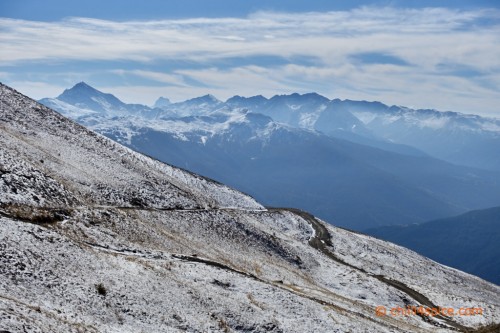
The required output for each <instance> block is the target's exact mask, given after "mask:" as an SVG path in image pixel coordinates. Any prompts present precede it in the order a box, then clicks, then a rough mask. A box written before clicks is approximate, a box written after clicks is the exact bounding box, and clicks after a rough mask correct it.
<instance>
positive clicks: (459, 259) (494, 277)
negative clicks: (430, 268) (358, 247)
mask: <svg viewBox="0 0 500 333" xmlns="http://www.w3.org/2000/svg"><path fill="white" fill-rule="evenodd" d="M365 232H366V233H367V234H369V235H372V236H375V237H377V238H380V239H383V240H387V241H390V242H393V243H396V244H399V245H402V246H404V247H407V248H409V249H412V250H414V251H416V252H418V253H421V254H422V255H424V256H426V257H429V258H431V259H433V260H436V261H437V262H439V263H441V264H444V265H448V266H451V267H455V268H458V269H460V270H463V271H465V272H468V273H471V274H474V275H477V276H479V277H481V278H483V279H485V280H488V281H491V282H493V283H496V284H497V285H500V247H499V246H498V243H499V240H500V207H495V208H489V209H483V210H476V211H471V212H468V213H465V214H463V215H459V216H455V217H450V218H446V219H441V220H435V221H430V222H427V223H422V224H416V225H407V226H387V227H380V228H374V229H368V230H366V231H365Z"/></svg>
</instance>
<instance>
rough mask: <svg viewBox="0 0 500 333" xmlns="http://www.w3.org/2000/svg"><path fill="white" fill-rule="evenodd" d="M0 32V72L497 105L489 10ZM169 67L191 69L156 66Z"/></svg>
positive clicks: (498, 14) (498, 62) (498, 76)
mask: <svg viewBox="0 0 500 333" xmlns="http://www.w3.org/2000/svg"><path fill="white" fill-rule="evenodd" d="M0 31H2V34H1V35H0V44H1V45H2V47H1V48H0V67H1V68H0V69H1V71H2V72H7V73H8V72H9V70H10V69H12V68H17V69H19V68H22V67H23V66H25V65H26V64H32V63H33V62H37V63H42V64H43V63H54V62H56V63H64V62H72V63H75V62H96V61H105V62H107V63H108V64H109V67H110V71H108V72H107V73H108V74H109V73H112V74H114V75H118V76H120V75H121V76H124V75H127V76H135V77H138V78H142V79H148V80H151V81H155V82H158V83H159V84H163V85H164V86H165V87H168V91H166V92H165V94H169V93H175V94H178V96H188V95H189V94H192V95H191V96H188V97H192V96H193V95H194V94H195V93H197V92H198V91H200V90H201V89H205V92H212V93H214V92H215V93H219V96H221V95H222V96H221V97H227V96H230V95H232V94H257V93H261V94H266V95H269V94H272V93H280V92H281V93H282V92H288V91H299V92H301V91H310V90H316V91H318V92H320V93H323V94H325V95H327V96H330V97H341V98H363V99H378V100H383V101H385V102H387V103H396V104H413V105H416V106H421V107H425V106H428V107H436V108H437V107H439V108H445V109H451V108H454V107H455V106H456V107H459V108H460V110H462V111H467V110H464V108H468V109H470V110H469V111H471V112H474V111H476V110H474V109H472V108H473V107H477V108H480V109H481V110H479V111H482V112H494V111H495V110H496V108H497V107H496V106H497V105H500V97H499V96H497V95H498V94H497V93H496V92H497V91H499V90H500V11H498V10H494V9H491V10H486V9H483V10H471V11H460V10H451V9H445V8H427V9H397V8H390V7H389V8H375V7H363V8H359V9H355V10H352V11H343V12H326V13H315V12H314V13H295V14H291V13H270V12H257V13H254V14H252V15H250V16H248V17H246V18H193V19H182V20H163V21H128V22H114V21H104V20H97V19H90V18H70V19H67V20H64V21H60V22H33V21H23V20H12V19H8V18H3V19H0ZM238 59H240V61H239V60H238ZM245 59H246V60H247V61H244V60H245ZM249 59H259V61H260V62H259V63H253V64H252V63H251V62H250V63H249ZM266 59H283V61H281V62H275V63H272V62H270V63H268V64H266V61H265V60H266ZM300 59H314V62H313V63H311V62H310V61H309V62H308V63H306V62H302V61H300ZM178 61H189V62H192V63H196V64H197V65H196V66H193V67H192V68H176V67H175V65H172V66H167V67H168V68H162V66H159V65H158V63H162V64H164V63H169V62H172V63H176V62H178ZM123 63H127V66H122V65H123ZM73 67H74V66H73ZM125 67H126V68H125ZM454 69H455V70H454ZM465 69H466V70H465ZM72 71H74V68H72ZM193 82H197V83H199V84H193ZM106 85H107V84H106V83H104V84H103V86H106ZM129 87H130V86H129ZM116 89H119V88H118V87H117V88H116ZM124 89H125V88H124ZM127 89H129V88H127ZM140 90H141V91H143V90H144V89H143V86H142V85H141V89H140ZM155 90H157V89H155ZM178 96H171V97H174V98H175V97H178ZM478 105H479V106H478Z"/></svg>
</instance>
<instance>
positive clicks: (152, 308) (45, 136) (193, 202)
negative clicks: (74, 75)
mask: <svg viewBox="0 0 500 333" xmlns="http://www.w3.org/2000/svg"><path fill="white" fill-rule="evenodd" d="M0 147H1V150H0V223H1V228H0V261H1V262H0V330H3V331H8V332H23V331H27V332H141V331H143V332H186V331H187V332H348V331H352V332H441V331H442V332H447V331H462V332H470V331H477V332H479V331H481V332H494V331H495V330H498V328H499V326H498V325H499V324H500V313H499V311H498V307H499V306H500V288H499V287H497V286H495V285H493V284H490V283H487V282H485V281H483V280H481V279H479V278H476V277H473V276H471V275H468V274H465V273H463V272H460V271H457V270H454V269H450V268H447V267H444V266H441V265H439V264H437V263H435V262H433V261H431V260H428V259H426V258H424V257H421V256H419V255H417V254H415V253H414V252H411V251H409V250H406V249H404V248H402V247H399V246H396V245H393V244H391V243H387V242H384V241H380V240H377V239H374V238H371V237H368V236H365V235H360V234H356V233H352V232H349V231H346V230H343V229H339V228H335V227H332V226H329V225H326V224H325V223H323V222H322V221H320V220H317V219H315V218H314V217H313V216H310V215H308V214H306V213H304V212H301V211H295V210H289V209H266V208H264V207H262V206H261V205H260V204H258V203H257V202H255V201H254V200H253V199H252V198H250V197H248V196H246V195H244V194H241V193H239V192H236V191H234V190H231V189H229V188H227V187H225V186H223V185H220V184H218V183H214V182H212V181H209V180H207V179H204V178H201V177H198V176H196V175H192V174H190V173H187V172H185V171H182V170H179V169H175V168H173V167H170V166H168V165H165V164H162V163H160V162H157V161H154V160H152V159H149V158H146V157H144V156H142V155H140V154H138V153H135V152H132V151H131V150H129V149H127V148H124V147H122V146H120V145H118V144H116V143H114V142H112V141H111V140H109V139H106V138H104V137H102V136H100V135H97V134H95V133H93V132H90V131H88V130H86V129H85V128H83V127H81V126H79V125H77V124H75V123H73V122H72V121H70V120H68V119H66V118H64V117H62V116H61V115H59V114H57V113H55V112H53V111H52V110H50V109H48V108H46V107H44V106H42V105H40V104H38V103H36V102H35V101H32V100H30V99H28V98H26V97H25V96H22V95H21V94H19V93H17V92H15V91H14V90H12V89H10V88H8V87H6V86H3V85H1V86H0ZM410 305H414V306H418V305H423V306H425V307H433V308H434V307H438V306H441V307H453V308H455V309H457V310H458V309H459V308H464V307H466V308H481V309H482V311H483V314H482V315H476V316H453V317H445V316H435V317H429V316H425V315H422V316H417V315H412V316H391V315H390V314H389V313H388V314H387V315H385V316H377V315H376V314H375V308H376V307H377V306H383V307H385V308H387V309H391V308H393V307H398V306H399V307H405V306H410ZM480 327H483V328H480Z"/></svg>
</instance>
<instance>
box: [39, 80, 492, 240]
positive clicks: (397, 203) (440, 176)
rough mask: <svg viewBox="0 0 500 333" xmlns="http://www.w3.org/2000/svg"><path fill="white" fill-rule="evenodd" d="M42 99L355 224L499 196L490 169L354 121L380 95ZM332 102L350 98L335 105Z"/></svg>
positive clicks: (263, 193) (260, 192) (282, 199)
mask: <svg viewBox="0 0 500 333" xmlns="http://www.w3.org/2000/svg"><path fill="white" fill-rule="evenodd" d="M84 88H85V87H84ZM73 89H76V90H80V87H79V86H78V87H77V86H75V87H74V88H73ZM87 90H88V89H87V88H85V89H83V90H82V91H83V92H85V91H87ZM91 91H92V90H91ZM92 93H95V92H93V91H92ZM66 101H68V99H66ZM93 101H95V100H93ZM41 102H42V103H46V104H47V105H49V106H52V107H54V108H55V109H56V110H58V111H59V112H61V113H62V114H64V115H67V116H69V117H71V118H72V119H75V120H77V121H78V122H79V123H81V124H84V125H85V126H88V127H89V128H92V129H94V130H95V131H97V132H99V133H101V134H104V135H106V136H108V137H110V138H112V139H114V140H116V141H118V142H120V143H122V144H125V145H127V146H129V147H131V148H133V149H135V150H137V151H141V152H143V153H146V154H148V155H150V156H153V157H155V158H158V159H160V160H162V161H165V162H168V163H171V164H174V165H176V166H179V167H183V168H186V169H189V170H192V171H195V172H197V173H200V174H203V175H205V176H208V177H211V178H213V179H216V180H218V181H221V182H224V183H227V184H230V185H231V186H234V187H236V188H238V189H240V190H242V191H245V192H247V193H249V194H251V195H253V196H255V197H256V198H257V199H259V200H260V201H262V202H264V203H265V204H268V205H274V206H294V207H300V208H302V209H307V210H309V211H312V212H314V213H315V214H316V215H318V216H320V217H322V218H324V219H326V220H328V221H330V222H332V223H335V224H337V225H342V226H345V227H349V228H354V229H358V230H359V229H365V228H369V227H374V226H377V225H378V226H381V225H387V224H401V223H413V222H424V221H427V220H429V219H433V218H440V217H446V216H450V215H456V214H459V213H462V212H465V211H467V210H470V209H474V208H486V207H490V206H493V205H496V204H498V198H499V197H500V181H499V179H500V176H499V175H498V174H496V173H494V172H487V171H482V170H476V169H470V168H466V167H460V166H454V165H451V164H449V163H445V162H442V161H438V160H435V159H433V158H431V157H429V156H427V155H426V154H425V153H423V152H421V151H419V150H418V149H415V148H413V147H410V146H405V145H397V144H394V143H391V142H389V141H387V140H378V138H376V137H375V136H372V134H370V133H371V130H369V129H367V128H366V127H364V125H363V123H362V122H361V121H360V120H357V123H356V124H358V125H359V127H357V126H354V128H353V126H352V125H351V122H352V121H354V119H357V118H355V116H354V115H353V114H352V113H350V112H351V110H358V111H359V107H360V105H369V106H372V107H373V108H376V109H377V110H385V109H387V107H386V106H384V105H383V104H382V103H369V102H359V103H357V102H351V101H348V102H345V101H340V100H333V101H329V100H328V99H327V98H325V97H323V96H320V95H318V94H314V93H312V94H305V95H299V94H292V95H282V96H275V97H273V98H271V99H267V98H265V97H262V96H255V97H251V98H245V97H240V96H235V97H233V98H230V99H228V100H227V101H226V102H222V101H219V100H217V99H216V98H215V97H213V96H210V95H206V96H202V97H199V98H195V99H191V100H188V101H186V102H180V103H170V104H167V105H165V106H162V107H161V108H155V109H152V108H148V109H147V111H145V112H143V113H146V114H147V115H148V116H143V113H141V112H136V113H134V112H133V110H132V111H131V110H130V109H127V110H126V111H122V112H123V113H122V116H119V115H116V113H115V112H114V110H112V112H111V113H110V114H103V113H100V112H97V111H96V112H91V111H88V110H87V111H86V110H84V109H82V110H81V114H79V113H78V112H76V111H74V110H73V109H72V108H76V106H75V105H71V104H68V103H66V102H62V101H59V100H58V99H53V100H49V101H47V100H42V101H41ZM47 102H50V103H47ZM111 102H112V101H108V102H107V103H109V104H111ZM62 103H66V105H63V104H62ZM73 103H75V104H76V101H73ZM346 103H347V104H346ZM353 103H354V105H355V106H356V107H354V106H352V105H351V104H353ZM339 105H340V106H342V105H351V106H350V108H349V110H341V111H340V112H336V110H337V109H336V108H337V107H338V106H339ZM125 108H126V107H125ZM388 112H389V111H388ZM390 112H392V111H390ZM276 118H277V119H279V120H278V121H277V120H276ZM315 126H316V127H320V129H321V131H318V130H317V129H315V128H314V127H315ZM335 126H337V127H335ZM329 128H331V129H332V130H331V131H330V132H329V131H328V129H329ZM349 139H350V140H349ZM346 140H348V141H346Z"/></svg>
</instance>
